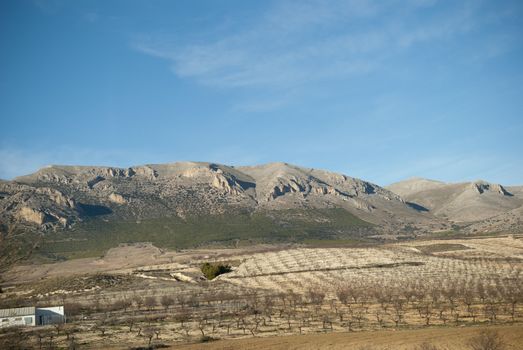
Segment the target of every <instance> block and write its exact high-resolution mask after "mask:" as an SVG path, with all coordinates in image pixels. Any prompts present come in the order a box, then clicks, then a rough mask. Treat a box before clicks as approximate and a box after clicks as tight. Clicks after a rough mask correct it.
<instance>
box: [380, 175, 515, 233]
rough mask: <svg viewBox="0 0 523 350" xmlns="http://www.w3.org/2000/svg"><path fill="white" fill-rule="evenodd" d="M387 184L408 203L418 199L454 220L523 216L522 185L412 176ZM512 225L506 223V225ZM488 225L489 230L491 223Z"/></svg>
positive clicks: (475, 221) (456, 221) (432, 209)
mask: <svg viewBox="0 0 523 350" xmlns="http://www.w3.org/2000/svg"><path fill="white" fill-rule="evenodd" d="M387 188H388V189H389V190H390V191H393V192H394V193H397V194H398V195H400V196H402V197H403V198H404V199H405V200H406V201H408V202H409V203H415V204H416V205H419V206H421V207H423V208H425V209H426V210H428V211H429V212H431V213H433V214H434V215H435V216H437V217H440V218H443V219H447V220H449V221H451V222H454V223H459V224H469V223H479V222H483V223H488V222H489V221H492V220H489V219H491V218H494V217H497V216H501V217H505V216H507V219H514V220H511V222H512V223H515V222H517V219H518V218H521V212H522V211H521V210H522V209H521V206H522V205H523V196H522V195H521V194H522V192H521V188H520V187H508V188H505V187H503V186H502V185H500V184H492V183H488V182H486V181H482V180H479V181H474V182H463V183H444V182H439V181H434V180H427V179H420V178H413V179H409V180H406V181H402V182H397V183H394V184H392V185H390V186H388V187H387ZM504 219H505V218H503V219H502V221H503V222H505V220H504ZM483 226H485V225H483ZM510 226H511V225H507V227H506V229H508V228H510ZM486 229H487V230H490V228H488V227H486ZM492 229H493V230H494V231H496V230H499V229H494V228H492Z"/></svg>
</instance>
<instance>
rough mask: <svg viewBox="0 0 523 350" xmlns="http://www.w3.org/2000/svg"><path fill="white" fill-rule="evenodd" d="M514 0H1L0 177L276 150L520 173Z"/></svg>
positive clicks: (334, 163) (380, 171) (393, 172)
mask: <svg viewBox="0 0 523 350" xmlns="http://www.w3.org/2000/svg"><path fill="white" fill-rule="evenodd" d="M522 18H523V2H521V1H519V0H516V1H505V0H495V1H488V0H484V1H466V0H464V1H454V0H452V1H436V0H379V1H373V0H347V1H343V0H339V1H330V0H324V1H309V0H297V1H286V0H277V1H271V0H264V1H245V0H237V1H236V0H177V1H168V0H165V1H164V0H143V1H139V0H101V1H95V0H75V1H66V0H32V1H28V0H4V1H0V178H3V179H12V178H14V177H16V176H19V175H23V174H28V173H31V172H34V171H36V170H37V169H39V168H41V167H43V166H46V165H50V164H75V165H111V166H120V167H128V166H132V165H140V164H150V163H167V162H175V161H187V160H189V161H208V162H217V163H223V164H228V165H253V164H261V163H268V162H276V161H278V162H288V163H291V164H296V165H300V166H304V167H313V168H321V169H326V170H331V171H335V172H341V173H344V174H346V175H349V176H353V177H358V178H362V179H365V180H368V181H371V182H374V183H377V184H380V185H387V184H390V183H392V182H395V181H399V180H403V179H406V178H409V177H414V176H419V177H426V178H431V179H437V180H442V181H448V182H458V181H471V180H477V179H483V180H487V181H491V182H497V183H502V184H505V185H523V115H522V112H523V21H522V20H521V19H522Z"/></svg>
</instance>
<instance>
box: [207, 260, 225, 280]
mask: <svg viewBox="0 0 523 350" xmlns="http://www.w3.org/2000/svg"><path fill="white" fill-rule="evenodd" d="M200 268H201V270H202V273H203V275H204V276H205V278H207V279H208V280H212V279H214V278H216V277H217V276H219V275H223V274H224V273H227V272H231V271H232V270H231V265H227V264H223V263H209V262H206V263H203V264H202V266H201V267H200Z"/></svg>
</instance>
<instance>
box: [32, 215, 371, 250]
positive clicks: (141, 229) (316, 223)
mask: <svg viewBox="0 0 523 350" xmlns="http://www.w3.org/2000/svg"><path fill="white" fill-rule="evenodd" d="M372 232H373V225H372V224H370V223H368V222H366V221H363V220H361V219H359V218H358V217H357V216H355V215H352V214H351V213H349V212H347V211H346V210H344V209H341V208H332V209H301V210H298V209H292V210H277V211H266V212H256V213H236V214H224V215H211V216H208V215H207V216H195V217H188V218H185V219H182V218H179V217H164V218H156V219H147V220H142V221H119V222H115V221H104V220H103V219H101V218H91V219H88V220H86V221H85V222H82V223H78V224H76V225H75V226H74V227H73V228H72V229H68V230H63V231H59V232H52V233H49V234H47V235H46V236H45V240H44V243H43V244H41V246H40V247H39V249H38V251H36V253H38V255H39V256H40V260H42V259H46V260H48V259H50V258H51V257H56V259H57V260H58V259H60V260H62V259H64V258H66V259H78V258H87V257H96V256H102V255H103V254H104V253H105V252H106V251H107V250H108V249H110V248H114V247H117V246H118V245H119V244H120V243H137V242H151V243H152V244H154V245H155V246H156V247H159V248H167V249H191V248H198V247H202V246H208V245H219V246H220V245H221V246H235V245H238V246H241V245H244V244H248V245H252V244H257V243H261V244H272V243H275V244H279V243H303V242H304V241H307V240H331V241H333V240H352V239H362V238H363V237H367V236H369V235H371V234H372Z"/></svg>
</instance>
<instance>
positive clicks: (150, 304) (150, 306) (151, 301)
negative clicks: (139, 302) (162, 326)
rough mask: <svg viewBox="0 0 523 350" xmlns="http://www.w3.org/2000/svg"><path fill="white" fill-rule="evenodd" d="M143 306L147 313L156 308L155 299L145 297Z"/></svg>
mask: <svg viewBox="0 0 523 350" xmlns="http://www.w3.org/2000/svg"><path fill="white" fill-rule="evenodd" d="M144 305H145V306H146V307H147V309H148V310H149V311H152V310H153V309H154V307H155V306H156V298H155V297H152V296H151V297H146V298H145V301H144Z"/></svg>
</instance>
